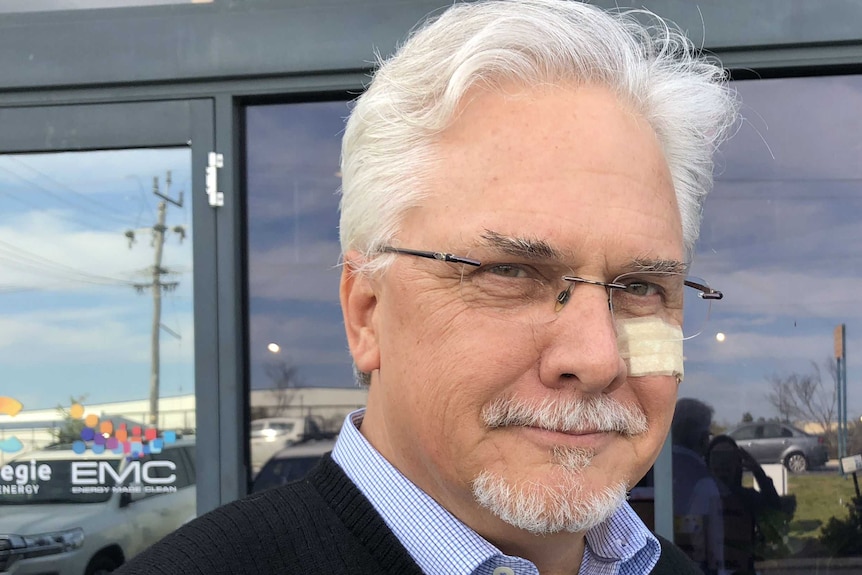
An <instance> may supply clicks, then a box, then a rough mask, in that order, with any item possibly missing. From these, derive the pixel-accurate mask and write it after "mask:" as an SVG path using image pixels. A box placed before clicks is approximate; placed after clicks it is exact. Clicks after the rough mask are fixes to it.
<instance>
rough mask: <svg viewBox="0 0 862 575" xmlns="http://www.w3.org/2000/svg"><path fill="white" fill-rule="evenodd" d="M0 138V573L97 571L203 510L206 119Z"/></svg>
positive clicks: (124, 119) (15, 119)
mask: <svg viewBox="0 0 862 575" xmlns="http://www.w3.org/2000/svg"><path fill="white" fill-rule="evenodd" d="M0 125H3V126H4V128H5V129H4V130H3V135H2V136H0V205H2V206H3V207H2V209H0V366H2V368H0V571H3V572H6V571H7V570H11V571H12V572H18V571H16V569H21V570H23V571H22V572H36V571H39V572H48V571H51V572H53V571H60V570H64V571H65V570H66V569H69V572H77V573H96V572H108V571H110V570H112V569H113V568H115V567H117V566H118V565H120V564H122V563H123V562H124V561H125V560H127V559H128V558H130V557H131V556H133V555H135V554H137V553H138V552H140V551H141V550H143V549H144V548H146V547H147V546H148V545H150V544H152V543H154V542H155V541H156V540H158V539H159V538H161V537H163V536H164V535H166V534H167V533H168V532H170V531H172V530H173V529H174V528H176V527H178V526H179V525H181V524H182V523H184V522H186V521H188V520H190V519H191V518H193V517H194V516H195V515H196V514H197V509H198V501H199V500H201V499H202V498H203V499H206V497H205V496H203V497H202V494H201V493H199V491H200V490H201V488H202V485H201V483H200V482H199V481H198V480H197V479H198V477H200V476H201V474H202V471H205V469H202V468H200V467H197V466H196V465H195V461H196V459H199V458H197V457H196V456H195V451H196V448H197V444H198V442H197V437H198V421H197V409H198V404H197V402H196V391H197V393H201V389H200V387H199V386H197V385H196V380H197V381H203V380H202V379H201V373H200V372H201V371H202V372H207V371H209V370H210V369H214V368H212V367H208V366H207V365H206V364H205V363H204V362H203V361H202V359H201V357H200V356H201V355H205V354H206V350H207V349H212V347H211V342H209V341H208V340H207V339H206V338H203V339H200V335H199V334H198V333H196V327H199V326H198V325H197V324H196V321H195V311H196V308H197V311H198V313H199V314H202V313H201V312H202V311H206V310H201V309H200V308H201V306H200V305H196V304H195V294H196V293H199V292H200V290H199V289H196V285H195V284H196V283H197V282H200V281H202V280H203V281H204V282H206V283H208V282H207V279H208V278H206V277H202V273H203V274H205V273H206V270H207V269H211V268H212V266H209V265H206V264H205V265H203V266H202V270H203V272H201V271H199V270H198V269H197V263H198V261H197V259H196V255H195V254H198V256H197V257H198V258H201V259H208V258H210V257H214V254H208V253H207V251H206V250H201V249H195V250H193V246H194V245H195V243H197V242H202V241H204V242H205V241H206V239H207V236H208V235H212V230H213V220H214V215H213V214H214V211H213V209H212V208H211V207H210V206H209V205H208V201H207V198H208V197H207V195H206V193H205V192H206V190H205V180H206V178H205V173H206V166H205V165H204V162H205V161H206V160H205V158H206V157H207V156H208V153H209V152H210V151H212V144H213V129H212V107H211V103H210V102H209V101H190V102H149V103H138V104H105V105H98V106H88V105H82V106H58V107H45V108H16V109H10V108H7V109H2V110H0ZM210 245H212V243H211V242H210ZM209 311H210V312H211V311H212V310H209ZM202 315H205V316H206V315H214V314H212V313H209V314H206V313H203V314H202ZM209 337H213V336H212V335H210V336H209ZM201 366H203V367H201ZM210 381H215V380H214V379H213V380H210ZM204 486H205V484H204ZM16 564H17V566H16ZM60 564H62V565H63V568H62V569H60V568H59V567H58V565H60Z"/></svg>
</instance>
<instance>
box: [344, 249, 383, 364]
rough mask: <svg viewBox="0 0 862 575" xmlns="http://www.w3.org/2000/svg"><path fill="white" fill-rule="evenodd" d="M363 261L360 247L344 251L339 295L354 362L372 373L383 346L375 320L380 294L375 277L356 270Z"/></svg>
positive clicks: (348, 343) (378, 361)
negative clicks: (356, 249) (358, 250)
mask: <svg viewBox="0 0 862 575" xmlns="http://www.w3.org/2000/svg"><path fill="white" fill-rule="evenodd" d="M362 261H363V258H362V255H361V254H360V253H359V252H357V251H349V252H347V253H346V254H344V264H343V265H342V267H341V285H340V287H339V296H340V298H341V313H342V314H343V315H344V329H345V331H346V332H347V345H348V346H349V347H350V355H352V356H353V362H354V363H355V364H356V367H357V368H358V369H359V371H361V372H363V373H371V372H372V371H374V370H375V369H379V368H380V348H379V345H378V337H377V324H376V321H375V317H376V315H375V311H376V310H377V294H376V292H375V282H374V281H373V279H372V278H370V277H368V275H367V274H365V273H362V272H358V271H357V264H358V263H360V262H362Z"/></svg>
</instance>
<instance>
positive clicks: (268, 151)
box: [245, 100, 366, 476]
mask: <svg viewBox="0 0 862 575" xmlns="http://www.w3.org/2000/svg"><path fill="white" fill-rule="evenodd" d="M347 113H348V105H347V102H346V101H344V100H339V101H330V102H306V103H297V104H279V105H266V106H252V107H249V108H247V109H246V112H245V120H246V132H245V139H246V158H245V163H246V182H245V186H246V191H247V192H246V193H247V197H246V204H247V205H246V213H247V230H248V245H247V249H248V269H249V275H248V294H249V310H248V318H249V345H250V358H249V363H250V372H251V397H250V405H251V420H252V421H251V423H250V430H251V433H250V435H251V441H250V445H249V452H250V460H251V466H250V467H251V474H252V476H254V475H255V474H256V473H257V472H258V471H259V470H260V468H261V467H262V466H263V465H264V464H265V463H266V461H267V460H269V458H270V457H272V456H273V455H274V454H275V453H277V452H278V450H279V449H282V448H284V447H287V446H289V445H293V444H295V443H297V442H303V441H307V440H308V439H311V438H320V437H331V436H333V435H334V434H335V433H336V432H337V431H338V429H340V427H341V423H342V421H343V420H344V417H345V415H346V414H347V413H349V412H350V411H352V410H354V409H356V408H358V407H361V406H363V405H364V404H365V397H366V391H365V389H363V388H359V387H358V386H357V385H356V384H355V382H354V378H353V369H352V364H351V360H350V355H349V353H348V351H347V342H346V338H345V335H344V325H343V321H342V318H341V306H340V304H339V299H338V283H339V277H340V274H341V268H340V267H339V265H338V264H339V257H340V253H341V248H340V245H339V242H338V200H339V196H338V189H339V186H340V183H341V182H340V174H339V159H340V151H341V135H342V132H343V130H344V118H345V117H346V116H347ZM276 426H278V429H279V430H278V431H277V432H276V429H277V427H276ZM266 434H269V435H268V436H266V437H262V436H264V435H266Z"/></svg>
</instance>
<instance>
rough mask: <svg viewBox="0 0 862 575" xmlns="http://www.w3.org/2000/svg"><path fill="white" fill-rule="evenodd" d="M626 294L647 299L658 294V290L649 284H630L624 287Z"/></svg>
mask: <svg viewBox="0 0 862 575" xmlns="http://www.w3.org/2000/svg"><path fill="white" fill-rule="evenodd" d="M626 293H627V294H629V295H634V296H638V297H649V296H651V295H656V294H658V293H659V288H658V286H656V285H655V284H652V283H649V282H632V283H630V284H628V285H626Z"/></svg>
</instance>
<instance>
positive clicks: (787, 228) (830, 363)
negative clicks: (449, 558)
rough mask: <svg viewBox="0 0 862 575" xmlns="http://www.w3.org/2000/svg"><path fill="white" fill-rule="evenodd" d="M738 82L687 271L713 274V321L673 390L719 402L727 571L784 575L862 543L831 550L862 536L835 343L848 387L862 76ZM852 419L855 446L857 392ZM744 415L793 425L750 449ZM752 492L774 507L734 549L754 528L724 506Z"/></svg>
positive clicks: (855, 309) (856, 313)
mask: <svg viewBox="0 0 862 575" xmlns="http://www.w3.org/2000/svg"><path fill="white" fill-rule="evenodd" d="M736 88H737V89H738V90H739V92H740V95H741V99H742V101H743V103H744V106H745V107H744V109H743V115H744V116H745V122H744V123H743V125H742V126H741V128H740V130H739V132H738V133H737V134H736V136H735V137H733V138H732V139H731V140H730V141H728V142H727V143H726V144H725V146H724V147H723V148H722V150H721V155H720V164H721V165H720V166H719V170H718V171H719V173H718V175H717V178H716V187H715V191H714V192H713V194H712V195H711V196H710V198H709V199H708V201H707V207H706V210H705V218H704V222H703V227H702V233H701V239H700V243H699V247H698V254H697V256H696V258H695V264H694V268H693V273H695V274H696V275H701V276H705V277H711V278H715V282H716V283H718V282H719V279H720V283H721V288H722V290H723V291H724V294H725V298H724V300H722V301H721V302H720V304H718V305H715V306H713V308H712V317H711V319H710V325H709V329H708V330H707V331H706V332H704V333H703V334H702V335H700V336H699V337H697V338H695V339H693V340H690V341H687V342H686V350H685V352H686V379H685V382H684V383H683V384H682V387H681V388H680V395H681V396H687V397H691V398H697V399H698V400H700V401H702V402H704V403H705V404H707V405H709V406H710V407H711V408H713V409H714V417H713V421H712V426H711V429H710V431H711V434H712V436H713V441H716V442H717V444H719V445H718V447H721V448H722V450H720V453H719V451H718V450H717V451H716V452H715V454H714V457H713V458H712V462H711V463H710V468H711V471H712V472H713V473H714V474H715V476H717V477H719V479H720V480H721V483H720V484H719V486H720V487H721V492H722V494H724V495H726V497H723V498H722V501H724V503H725V506H724V507H725V511H726V513H725V515H724V524H725V530H726V533H725V538H724V540H725V559H727V558H730V559H733V561H732V562H728V563H727V564H726V570H727V571H728V572H751V571H750V570H751V569H757V571H758V572H764V573H766V572H782V571H781V570H782V569H787V568H789V566H790V565H799V563H798V562H799V561H800V560H801V559H802V558H807V559H811V558H817V557H831V556H835V555H844V556H848V555H849V556H856V555H859V554H860V552H862V549H859V546H858V545H857V546H856V547H855V548H854V547H852V546H847V545H845V546H844V548H843V550H842V551H839V550H838V548H839V547H840V545H839V542H838V541H837V540H838V539H840V538H841V537H843V536H846V535H848V534H853V537H854V538H855V540H857V541H859V540H862V531H860V528H859V523H858V521H855V520H854V519H853V514H854V513H855V511H854V509H855V508H854V507H853V502H854V497H855V496H856V495H857V494H856V493H855V490H854V486H853V481H852V480H851V479H850V477H848V476H845V477H842V476H841V474H840V472H839V470H838V465H837V459H836V458H837V456H838V453H837V447H838V445H837V440H836V438H837V432H836V426H837V425H838V423H839V418H838V411H837V398H836V391H835V390H836V379H837V378H836V373H837V372H836V368H835V366H836V358H835V353H834V337H833V334H834V331H835V328H836V326H838V325H840V324H845V325H846V330H847V331H846V333H847V347H848V348H849V349H850V351H849V353H848V355H847V357H848V358H849V364H847V366H848V367H847V369H848V374H849V376H848V377H849V379H850V381H851V382H852V381H853V379H854V377H855V376H854V374H855V373H856V369H857V368H858V366H859V363H858V361H857V360H856V358H855V357H854V355H855V354H853V351H852V350H853V349H855V348H854V346H853V344H854V343H858V341H859V339H858V336H857V335H856V334H858V333H859V331H860V328H862V322H860V319H862V317H860V316H862V311H860V307H859V306H858V305H857V299H858V298H857V297H856V293H855V290H854V287H853V286H854V285H855V284H856V283H857V278H858V277H859V275H860V273H862V265H860V264H862V256H860V253H862V252H860V251H859V247H858V246H859V245H860V243H862V228H860V226H859V224H858V221H859V214H860V213H862V163H860V162H859V158H860V152H862V135H860V134H862V77H860V76H836V77H816V78H787V79H774V80H757V81H744V82H737V83H736ZM847 414H848V416H847V419H848V421H847V437H848V439H847V450H848V452H849V453H851V454H853V453H862V433H860V430H859V426H858V425H856V424H857V423H858V422H859V416H860V414H862V398H860V396H859V395H858V394H854V393H853V392H852V391H851V393H850V394H849V396H848V401H847ZM749 422H761V423H764V422H766V423H767V425H761V426H760V427H759V428H760V429H767V428H769V429H772V428H775V429H786V430H789V431H788V432H787V433H785V434H784V435H781V434H777V435H776V437H774V438H772V437H765V436H764V437H763V438H762V439H758V440H756V441H757V442H759V443H758V444H757V445H754V443H755V441H754V440H753V439H752V438H749V437H748V436H749V435H751V434H749V433H748V430H749V429H756V428H757V427H756V426H755V427H743V426H744V424H746V423H749ZM779 422H782V423H786V424H792V426H791V425H782V426H779V425H778V423H779ZM725 434H728V435H725ZM716 436H717V437H716ZM722 438H723V439H722ZM733 438H736V441H734V439H733ZM743 439H744V440H745V441H743ZM737 443H738V445H737ZM749 443H751V444H752V445H750V446H749V445H748V444H749ZM761 443H762V444H763V445H760V444H761ZM729 446H730V447H729ZM824 448H825V449H827V450H828V459H829V460H828V462H827V463H825V464H824V463H823V455H822V451H823V449H824ZM739 449H741V450H742V451H739ZM707 459H709V458H708V457H707ZM731 461H733V462H736V463H734V464H733V465H730V464H729V463H728V462H731ZM721 462H724V463H727V465H725V464H720V463H721ZM728 469H729V470H730V471H728ZM725 471H727V473H725ZM678 474H679V475H680V476H681V475H684V474H685V471H684V470H683V469H682V468H681V467H678V465H677V461H676V460H674V477H675V481H674V484H675V485H676V477H677V475H678ZM731 476H732V479H731ZM770 486H771V487H773V489H769V487H770ZM752 493H757V494H758V495H757V497H758V498H759V499H762V498H763V497H764V494H767V495H768V494H770V493H771V495H772V496H773V497H772V500H774V501H775V504H774V505H772V506H770V507H769V513H766V511H764V512H763V513H759V512H758V516H757V517H752V518H750V519H751V520H750V521H748V522H747V523H745V524H746V525H748V526H750V527H751V537H745V538H744V540H745V541H746V542H748V543H750V545H749V546H748V547H746V548H745V549H742V548H741V547H740V545H741V544H740V541H742V539H740V534H741V533H743V532H745V533H747V532H748V531H749V530H748V528H745V529H743V528H742V527H740V521H744V520H743V519H741V516H740V515H739V513H737V514H736V515H733V511H734V509H735V510H736V511H737V512H738V511H739V509H740V506H739V505H736V506H733V505H731V504H730V503H728V502H730V501H737V502H738V501H739V500H740V498H742V499H744V500H746V501H748V500H750V499H751V497H753V496H752V495H750V494H752ZM743 496H744V497H743ZM759 499H758V500H759ZM675 501H676V493H675ZM855 501H857V502H859V503H862V501H860V500H858V499H856V500H855ZM705 502H706V500H705V499H704V498H703V497H701V503H702V504H703V503H705ZM701 506H702V505H701ZM743 507H744V508H745V509H746V510H748V511H752V510H755V511H756V510H765V509H767V506H756V505H752V504H746V505H743ZM773 510H774V511H773ZM677 511H679V510H678V509H677V510H675V516H678V515H679V513H677ZM767 515H768V516H767ZM854 521H855V523H854ZM734 525H736V526H737V527H733V526H734ZM854 525H855V527H854ZM728 526H730V530H731V531H732V532H730V533H727V529H728ZM676 527H677V530H679V527H680V526H679V525H676ZM854 529H855V530H856V531H855V532H853V530H854ZM731 563H732V564H731ZM812 565H813V564H812ZM854 565H855V564H854ZM860 565H862V563H860ZM857 567H859V565H857ZM746 569H748V571H746ZM813 570H814V569H813V568H812V571H813ZM719 571H720V570H719Z"/></svg>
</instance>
